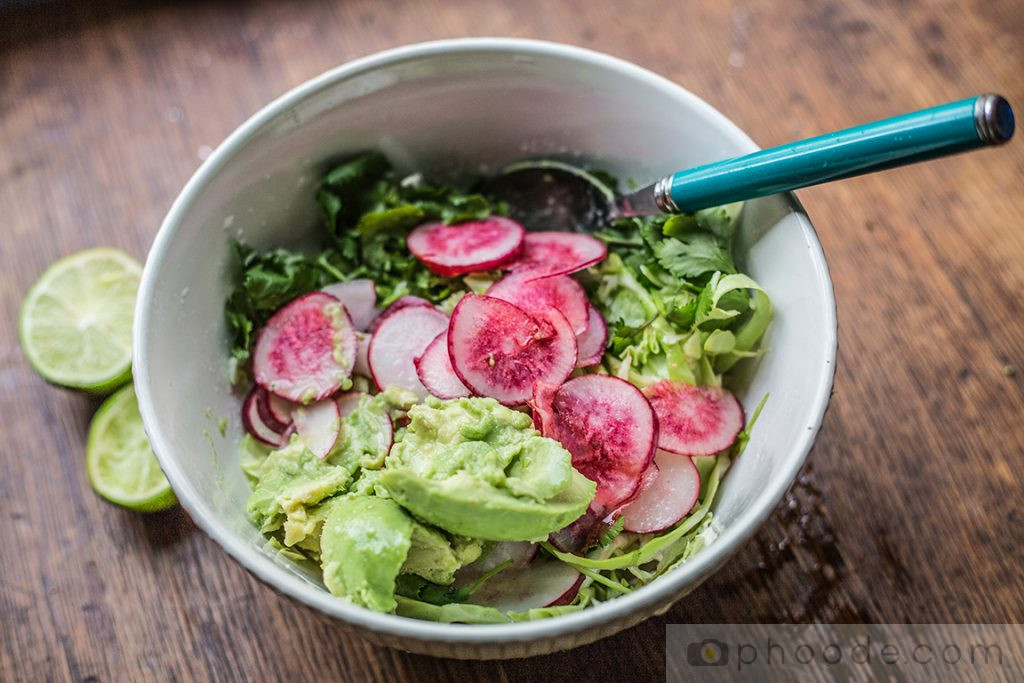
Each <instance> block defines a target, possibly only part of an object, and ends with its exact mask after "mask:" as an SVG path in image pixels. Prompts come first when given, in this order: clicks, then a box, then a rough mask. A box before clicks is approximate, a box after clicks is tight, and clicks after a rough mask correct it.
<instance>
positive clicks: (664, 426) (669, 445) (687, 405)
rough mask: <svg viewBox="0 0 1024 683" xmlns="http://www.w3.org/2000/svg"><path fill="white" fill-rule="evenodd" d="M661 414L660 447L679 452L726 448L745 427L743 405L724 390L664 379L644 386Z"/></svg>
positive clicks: (702, 453)
mask: <svg viewBox="0 0 1024 683" xmlns="http://www.w3.org/2000/svg"><path fill="white" fill-rule="evenodd" d="M644 395H645V396H647V400H649V401H650V402H651V406H652V407H653V408H654V412H655V413H657V414H658V423H659V425H660V432H659V435H658V447H659V448H663V449H665V450H666V451H671V452H673V453H678V454H679V455H711V454H713V453H718V452H719V451H722V450H725V449H726V448H728V447H729V446H731V445H732V444H733V443H734V442H735V441H736V435H737V434H739V433H740V430H741V429H743V406H741V405H740V402H739V401H737V400H736V397H735V396H733V395H732V394H731V393H729V392H728V391H726V390H725V389H717V388H715V387H695V386H693V385H690V384H687V383H685V382H679V381H674V380H669V379H663V380H661V381H660V382H657V383H655V384H652V385H650V386H648V387H646V388H644Z"/></svg>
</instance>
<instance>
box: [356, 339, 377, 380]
mask: <svg viewBox="0 0 1024 683" xmlns="http://www.w3.org/2000/svg"><path fill="white" fill-rule="evenodd" d="M369 354H370V335H369V334H368V333H366V332H356V362H355V365H353V366H352V372H354V373H355V374H357V375H362V376H363V377H370V378H372V377H373V375H372V374H370V359H369Z"/></svg>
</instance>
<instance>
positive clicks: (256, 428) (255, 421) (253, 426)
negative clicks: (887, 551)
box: [242, 386, 286, 448]
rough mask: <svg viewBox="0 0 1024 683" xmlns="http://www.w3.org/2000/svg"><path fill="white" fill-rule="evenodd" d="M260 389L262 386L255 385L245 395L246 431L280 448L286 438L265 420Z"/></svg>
mask: <svg viewBox="0 0 1024 683" xmlns="http://www.w3.org/2000/svg"><path fill="white" fill-rule="evenodd" d="M260 391H262V387H258V386H257V387H253V388H252V389H251V390H250V391H249V394H248V396H246V397H245V401H244V402H243V403H242V424H243V425H244V426H245V431H247V432H249V433H250V434H252V435H253V437H255V438H256V439H257V440H258V441H262V442H263V443H265V444H267V445H268V446H274V447H275V448H280V447H281V446H283V445H284V444H285V442H286V439H285V437H284V435H283V434H282V433H281V432H278V431H275V430H274V429H273V428H271V427H270V425H268V424H267V423H266V422H264V421H263V415H261V411H260V406H259V402H260Z"/></svg>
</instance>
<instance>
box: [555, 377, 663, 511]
mask: <svg viewBox="0 0 1024 683" xmlns="http://www.w3.org/2000/svg"><path fill="white" fill-rule="evenodd" d="M552 409H553V412H554V416H555V418H554V420H551V421H550V425H549V423H548V421H545V422H544V436H548V437H551V438H553V439H555V440H556V441H560V442H561V443H562V445H563V446H564V447H565V449H566V450H567V451H569V452H570V453H571V454H572V465H573V467H575V468H576V469H577V470H579V471H580V473H582V474H583V476H585V477H586V478H587V479H590V480H591V481H593V482H595V483H596V484H597V493H596V495H595V496H594V500H593V502H592V503H591V504H590V509H591V511H593V512H594V513H595V514H597V515H598V516H603V515H604V514H607V513H608V512H610V511H612V510H614V509H615V508H616V507H618V506H619V505H621V504H622V503H624V502H625V501H627V500H629V499H630V497H631V496H632V495H633V494H634V493H635V492H636V490H637V489H638V488H639V486H640V481H641V477H642V475H643V473H644V470H646V469H647V467H648V466H649V465H650V464H651V458H653V457H654V449H655V446H656V445H657V441H658V418H657V417H655V414H654V410H652V409H651V404H650V403H648V402H647V399H646V398H644V395H643V394H642V393H641V392H640V390H639V389H637V388H636V387H634V386H633V385H632V384H630V383H629V382H626V381H625V380H621V379H619V378H617V377H611V376H609V375H583V376H581V377H576V378H575V379H571V380H569V381H568V382H566V383H565V384H563V385H562V386H561V388H559V390H558V391H557V392H555V397H554V401H553V402H552Z"/></svg>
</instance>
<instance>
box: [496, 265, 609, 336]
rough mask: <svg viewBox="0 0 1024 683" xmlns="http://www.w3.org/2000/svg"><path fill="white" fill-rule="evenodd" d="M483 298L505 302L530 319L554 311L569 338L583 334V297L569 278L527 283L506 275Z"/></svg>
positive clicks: (584, 314) (587, 304) (584, 294)
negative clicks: (570, 333)
mask: <svg viewBox="0 0 1024 683" xmlns="http://www.w3.org/2000/svg"><path fill="white" fill-rule="evenodd" d="M487 296H490V297H494V298H495V299H501V300H503V301H507V302H509V303H510V304H513V305H515V306H518V307H519V308H521V309H523V310H524V311H526V312H527V313H530V314H531V315H538V314H540V313H543V312H544V311H546V310H548V309H550V308H554V309H557V310H558V311H559V312H561V314H562V315H564V316H565V319H566V320H568V321H569V325H570V326H571V327H572V331H573V334H583V333H584V332H586V330H587V321H588V312H587V307H588V306H590V302H589V301H587V295H586V293H585V292H584V291H583V288H582V287H580V285H579V283H578V282H576V281H575V280H573V279H572V278H571V277H565V276H558V277H548V278H544V279H542V280H527V279H524V278H522V277H519V276H517V275H506V276H505V277H503V278H502V279H500V280H498V281H497V282H495V283H494V284H493V285H491V287H490V289H488V290H487Z"/></svg>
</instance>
